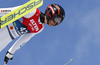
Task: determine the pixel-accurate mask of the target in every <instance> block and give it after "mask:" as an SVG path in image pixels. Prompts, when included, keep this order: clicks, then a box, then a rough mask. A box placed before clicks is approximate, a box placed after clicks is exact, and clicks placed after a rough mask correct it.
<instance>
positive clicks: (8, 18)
mask: <svg viewBox="0 0 100 65" xmlns="http://www.w3.org/2000/svg"><path fill="white" fill-rule="evenodd" d="M42 5H43V0H30V1H28V2H27V3H25V4H23V5H22V6H20V7H18V8H17V9H15V10H13V11H12V12H10V13H8V14H6V15H4V16H2V17H1V18H0V29H1V28H3V27H5V26H7V25H8V24H10V23H12V22H14V21H16V20H17V19H19V18H21V17H22V16H25V15H26V14H28V13H29V12H31V11H33V10H34V9H36V8H38V7H40V6H42Z"/></svg>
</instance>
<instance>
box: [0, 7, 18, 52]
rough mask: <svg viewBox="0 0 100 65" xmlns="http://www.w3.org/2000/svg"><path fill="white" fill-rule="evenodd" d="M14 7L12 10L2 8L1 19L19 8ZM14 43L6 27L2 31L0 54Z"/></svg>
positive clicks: (0, 9)
mask: <svg viewBox="0 0 100 65" xmlns="http://www.w3.org/2000/svg"><path fill="white" fill-rule="evenodd" d="M18 7H19V6H17V7H12V8H0V17H2V16H4V15H5V14H7V13H9V12H11V11H13V10H14V9H16V8H18ZM11 41H12V39H11V37H10V34H9V31H8V29H7V27H4V28H2V29H0V52H1V51H2V50H3V49H4V48H5V47H6V46H7V45H8V44H9V43H10V42H11Z"/></svg>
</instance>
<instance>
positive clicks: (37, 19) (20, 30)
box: [0, 6, 44, 54]
mask: <svg viewBox="0 0 100 65" xmlns="http://www.w3.org/2000/svg"><path fill="white" fill-rule="evenodd" d="M18 7H20V6H17V7H13V8H1V9H0V16H4V15H5V14H7V13H9V12H11V11H13V10H14V9H16V8H18ZM5 11H6V12H5ZM41 14H42V13H41V12H40V10H39V9H35V10H33V11H32V12H30V13H28V14H27V15H25V16H23V17H22V18H20V19H18V20H16V21H14V22H13V23H11V24H9V25H7V26H6V27H4V28H2V29H0V51H2V50H3V49H4V48H5V47H6V46H7V45H8V44H9V43H10V42H11V41H12V40H14V39H15V38H17V37H18V36H20V35H21V37H20V38H19V39H18V40H17V41H16V42H15V43H14V44H13V46H12V47H11V48H10V49H9V50H8V51H9V52H10V53H12V54H14V53H15V51H16V50H18V49H19V48H20V47H22V46H23V45H24V44H25V43H26V42H27V41H29V40H30V39H31V38H32V37H33V36H34V35H36V34H38V33H40V32H41V31H42V30H43V28H44V17H42V16H41Z"/></svg>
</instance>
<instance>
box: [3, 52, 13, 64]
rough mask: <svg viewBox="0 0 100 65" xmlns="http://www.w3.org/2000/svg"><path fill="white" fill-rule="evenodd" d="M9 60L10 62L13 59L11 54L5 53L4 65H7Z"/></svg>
mask: <svg viewBox="0 0 100 65" xmlns="http://www.w3.org/2000/svg"><path fill="white" fill-rule="evenodd" d="M9 59H10V60H11V61H12V59H13V54H11V53H9V52H7V53H6V56H5V59H4V65H7V63H8V60H9Z"/></svg>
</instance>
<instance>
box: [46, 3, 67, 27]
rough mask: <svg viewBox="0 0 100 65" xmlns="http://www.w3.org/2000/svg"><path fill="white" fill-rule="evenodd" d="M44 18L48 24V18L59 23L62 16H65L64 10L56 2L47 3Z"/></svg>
mask: <svg viewBox="0 0 100 65" xmlns="http://www.w3.org/2000/svg"><path fill="white" fill-rule="evenodd" d="M45 15H46V19H47V24H49V22H48V21H49V20H50V19H53V21H54V22H56V23H57V24H56V25H58V24H60V23H61V22H62V21H63V19H64V17H65V11H64V9H63V8H62V7H61V6H60V5H58V4H51V5H48V7H47V9H46V11H45Z"/></svg>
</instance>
